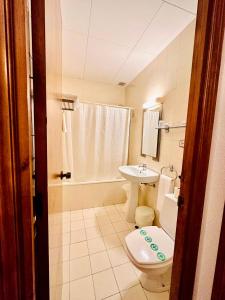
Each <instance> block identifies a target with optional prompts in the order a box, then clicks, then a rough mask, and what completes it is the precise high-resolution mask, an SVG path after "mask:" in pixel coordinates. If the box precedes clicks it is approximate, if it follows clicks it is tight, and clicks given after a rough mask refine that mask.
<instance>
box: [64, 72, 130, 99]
mask: <svg viewBox="0 0 225 300" xmlns="http://www.w3.org/2000/svg"><path fill="white" fill-rule="evenodd" d="M63 93H64V94H72V95H76V96H78V98H79V99H80V101H82V100H83V101H88V102H96V103H106V104H114V105H118V104H119V105H124V104H125V88H124V87H120V86H116V85H112V84H106V83H99V82H94V81H87V80H81V79H77V78H72V77H65V76H63Z"/></svg>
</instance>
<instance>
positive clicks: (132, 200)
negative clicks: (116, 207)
mask: <svg viewBox="0 0 225 300" xmlns="http://www.w3.org/2000/svg"><path fill="white" fill-rule="evenodd" d="M138 188H139V183H137V182H130V193H129V198H128V203H127V211H126V220H127V222H130V223H135V211H136V208H137V206H138Z"/></svg>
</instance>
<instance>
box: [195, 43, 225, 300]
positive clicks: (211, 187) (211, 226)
mask: <svg viewBox="0 0 225 300" xmlns="http://www.w3.org/2000/svg"><path fill="white" fill-rule="evenodd" d="M223 49H224V50H223V57H222V64H221V71H220V82H219V89H218V96H217V105H216V113H215V121H214V128H213V138H212V146H211V147H212V148H211V153H210V161H209V171H208V178H207V186H206V196H205V205H204V212H203V220H202V229H201V238H200V246H199V253H198V262H197V270H196V279H195V287H194V297H193V299H196V300H210V299H211V292H212V284H213V276H214V272H215V264H216V257H217V251H218V243H219V236H220V228H221V222H222V214H223V207H224V201H225V197H224V195H225V185H224V182H225V155H224V149H225V118H224V116H225V101H224V99H225V43H224V46H223Z"/></svg>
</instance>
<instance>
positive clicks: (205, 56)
mask: <svg viewBox="0 0 225 300" xmlns="http://www.w3.org/2000/svg"><path fill="white" fill-rule="evenodd" d="M224 19H225V1H224V0H214V1H210V0H199V2H198V14H197V20H196V34H195V43H194V54H193V62H192V75H191V84H190V93H189V104H188V115H187V129H186V136H185V147H184V157H183V167H182V174H181V200H183V205H182V206H181V207H179V210H178V220H177V224H178V226H177V232H176V240H175V250H174V261H173V270H172V282H171V293H170V300H179V299H182V300H186V299H187V300H190V299H192V294H193V287H194V280H195V272H196V264H197V257H198V247H199V239H200V233H201V223H202V214H203V207H204V197H205V189H206V180H207V173H208V163H209V156H210V147H211V139H212V130H213V122H214V114H215V106H216V98H217V88H218V80H219V72H220V64H221V54H222V44H223V36H224Z"/></svg>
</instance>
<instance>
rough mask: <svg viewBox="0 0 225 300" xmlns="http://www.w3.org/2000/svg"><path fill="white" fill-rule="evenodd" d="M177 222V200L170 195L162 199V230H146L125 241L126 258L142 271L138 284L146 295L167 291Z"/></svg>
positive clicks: (134, 232)
mask: <svg viewBox="0 0 225 300" xmlns="http://www.w3.org/2000/svg"><path fill="white" fill-rule="evenodd" d="M176 219H177V199H176V198H174V196H173V195H172V194H168V195H165V199H164V203H163V206H162V209H161V210H160V217H159V220H160V224H161V226H162V228H160V227H157V226H146V227H142V228H141V229H137V230H135V231H133V232H131V233H129V234H128V235H127V236H126V237H125V248H126V251H127V255H128V257H129V258H130V261H131V262H132V263H133V265H134V266H135V267H136V268H137V269H139V270H140V271H141V275H140V281H141V284H142V286H143V288H145V289H146V290H148V291H151V292H163V291H167V290H169V288H170V279H171V270H172V263H173V252H174V238H175V231H176Z"/></svg>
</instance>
